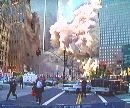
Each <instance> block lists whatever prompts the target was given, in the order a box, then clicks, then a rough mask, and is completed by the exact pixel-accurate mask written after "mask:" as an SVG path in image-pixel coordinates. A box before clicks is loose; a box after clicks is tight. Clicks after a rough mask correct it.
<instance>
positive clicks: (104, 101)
mask: <svg viewBox="0 0 130 108" xmlns="http://www.w3.org/2000/svg"><path fill="white" fill-rule="evenodd" d="M98 97H99V98H100V99H101V101H102V102H103V103H107V101H106V99H104V98H103V97H102V96H100V95H98Z"/></svg>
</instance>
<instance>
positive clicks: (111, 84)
mask: <svg viewBox="0 0 130 108" xmlns="http://www.w3.org/2000/svg"><path fill="white" fill-rule="evenodd" d="M128 91H129V84H128V82H127V81H124V80H122V79H105V78H96V79H93V80H91V92H94V93H102V94H103V93H105V94H106V93H108V94H112V95H114V94H116V93H118V92H126V93H128Z"/></svg>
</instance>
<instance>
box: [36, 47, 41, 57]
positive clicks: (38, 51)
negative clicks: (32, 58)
mask: <svg viewBox="0 0 130 108" xmlns="http://www.w3.org/2000/svg"><path fill="white" fill-rule="evenodd" d="M36 55H37V56H39V55H41V50H40V49H39V48H38V49H37V50H36Z"/></svg>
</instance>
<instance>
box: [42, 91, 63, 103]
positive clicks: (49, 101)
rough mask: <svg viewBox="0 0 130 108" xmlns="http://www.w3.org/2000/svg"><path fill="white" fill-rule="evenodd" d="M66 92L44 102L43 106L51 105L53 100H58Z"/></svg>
mask: <svg viewBox="0 0 130 108" xmlns="http://www.w3.org/2000/svg"><path fill="white" fill-rule="evenodd" d="M64 92H65V91H63V92H61V93H59V94H57V95H56V96H54V97H53V98H51V99H50V100H48V101H46V102H44V103H43V104H42V105H48V104H49V103H51V102H52V101H53V100H55V99H56V98H58V97H59V96H60V95H62V94H63V93H64Z"/></svg>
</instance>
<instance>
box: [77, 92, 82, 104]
mask: <svg viewBox="0 0 130 108" xmlns="http://www.w3.org/2000/svg"><path fill="white" fill-rule="evenodd" d="M81 101H82V96H81V93H80V94H78V96H77V99H76V104H80V103H81Z"/></svg>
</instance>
